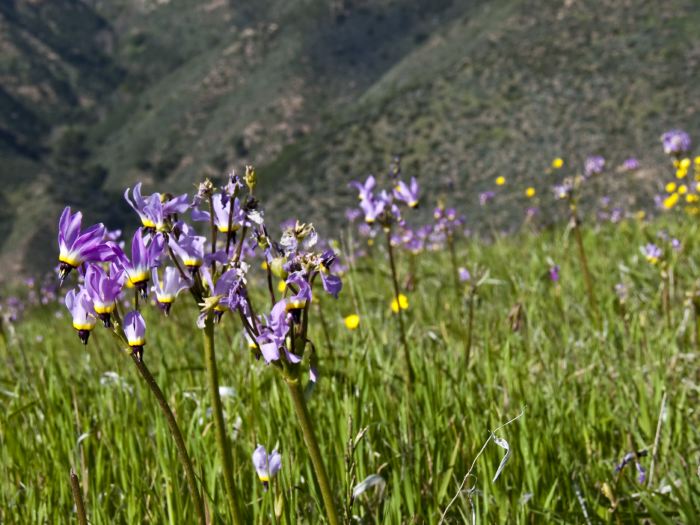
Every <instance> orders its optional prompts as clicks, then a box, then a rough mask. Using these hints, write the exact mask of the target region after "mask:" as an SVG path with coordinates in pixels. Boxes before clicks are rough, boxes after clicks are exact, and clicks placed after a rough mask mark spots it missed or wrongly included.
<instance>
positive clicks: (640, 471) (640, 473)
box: [615, 450, 648, 484]
mask: <svg viewBox="0 0 700 525" xmlns="http://www.w3.org/2000/svg"><path fill="white" fill-rule="evenodd" d="M647 454H648V452H647V451H646V450H640V451H639V452H628V453H627V454H625V456H624V457H623V458H622V461H621V462H620V463H619V464H617V465H615V474H619V473H620V472H622V469H624V468H625V467H626V466H627V465H629V464H630V463H632V462H633V461H634V465H635V467H636V468H637V481H638V482H639V483H640V484H644V482H645V481H646V479H647V476H646V470H644V467H643V466H642V465H641V464H640V463H639V458H641V457H644V456H646V455H647Z"/></svg>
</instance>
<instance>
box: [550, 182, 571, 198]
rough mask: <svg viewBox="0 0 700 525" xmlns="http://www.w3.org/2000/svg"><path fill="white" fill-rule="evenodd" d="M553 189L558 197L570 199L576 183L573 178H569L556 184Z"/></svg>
mask: <svg viewBox="0 0 700 525" xmlns="http://www.w3.org/2000/svg"><path fill="white" fill-rule="evenodd" d="M552 190H553V191H554V196H555V197H556V198H557V199H568V198H569V197H571V195H572V193H573V191H574V185H573V183H572V182H571V180H569V179H567V180H565V181H563V182H562V183H561V184H557V185H555V186H554V187H553V188H552Z"/></svg>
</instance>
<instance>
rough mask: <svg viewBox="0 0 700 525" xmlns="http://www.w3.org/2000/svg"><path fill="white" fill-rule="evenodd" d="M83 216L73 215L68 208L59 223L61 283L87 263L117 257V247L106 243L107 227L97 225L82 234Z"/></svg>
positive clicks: (77, 213)
mask: <svg viewBox="0 0 700 525" xmlns="http://www.w3.org/2000/svg"><path fill="white" fill-rule="evenodd" d="M82 219H83V214H82V213H80V212H76V213H75V214H73V215H71V210H70V207H66V208H65V209H64V210H63V213H62V214H61V219H60V220H59V222H58V247H59V255H58V261H59V276H60V278H61V281H63V279H65V277H66V275H68V273H69V272H70V271H71V270H72V269H73V268H77V267H78V266H80V265H81V264H83V263H85V262H104V261H109V260H111V259H113V258H114V257H115V248H116V246H115V245H114V244H112V243H110V242H105V240H104V236H105V227H104V225H102V224H95V225H94V226H91V227H90V228H88V229H87V230H85V231H84V232H82V233H81V231H80V226H81V222H82Z"/></svg>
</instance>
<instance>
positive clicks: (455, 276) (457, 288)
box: [447, 235, 462, 297]
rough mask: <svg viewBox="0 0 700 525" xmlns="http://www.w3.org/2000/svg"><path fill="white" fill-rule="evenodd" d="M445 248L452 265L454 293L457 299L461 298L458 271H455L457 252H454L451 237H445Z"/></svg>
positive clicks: (453, 242) (453, 243)
mask: <svg viewBox="0 0 700 525" xmlns="http://www.w3.org/2000/svg"><path fill="white" fill-rule="evenodd" d="M447 246H448V247H449V249H450V262H451V263H452V279H453V280H454V287H455V293H456V294H457V297H459V296H461V289H462V287H461V286H460V284H459V270H458V269H457V252H456V250H455V241H454V238H453V237H452V235H448V236H447Z"/></svg>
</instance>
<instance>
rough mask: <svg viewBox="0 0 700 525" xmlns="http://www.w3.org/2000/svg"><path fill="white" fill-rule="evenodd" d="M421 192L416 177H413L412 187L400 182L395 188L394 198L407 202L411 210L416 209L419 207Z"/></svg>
mask: <svg viewBox="0 0 700 525" xmlns="http://www.w3.org/2000/svg"><path fill="white" fill-rule="evenodd" d="M419 191H420V188H419V187H418V181H416V178H415V177H411V183H410V185H407V184H406V183H405V182H403V181H402V180H400V181H399V182H398V183H397V184H396V187H395V188H394V198H396V199H397V200H400V201H403V202H405V203H406V204H407V205H408V207H409V208H415V207H417V206H418V193H419Z"/></svg>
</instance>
